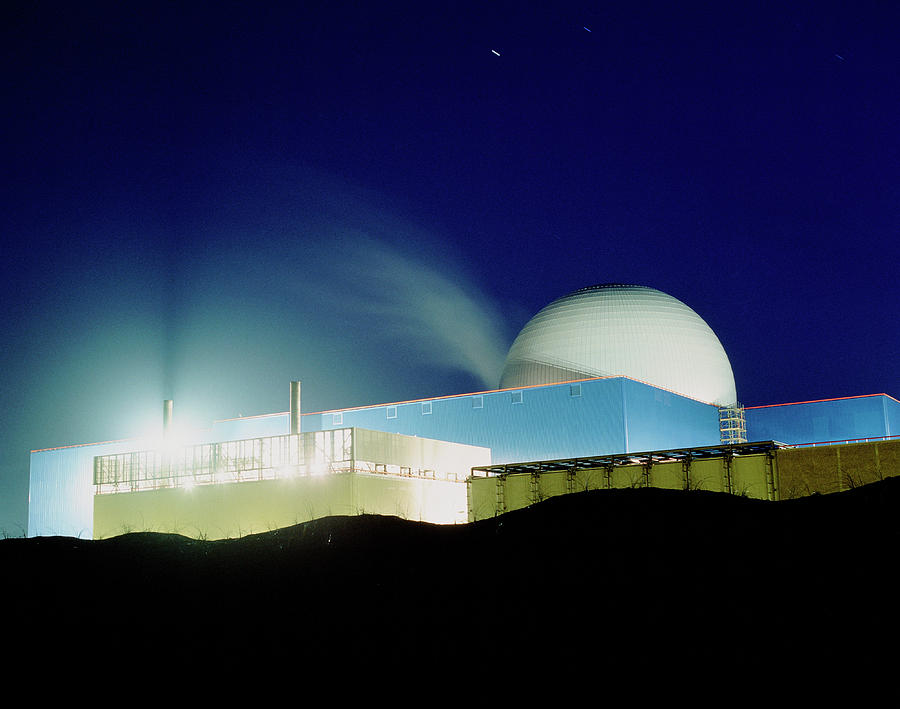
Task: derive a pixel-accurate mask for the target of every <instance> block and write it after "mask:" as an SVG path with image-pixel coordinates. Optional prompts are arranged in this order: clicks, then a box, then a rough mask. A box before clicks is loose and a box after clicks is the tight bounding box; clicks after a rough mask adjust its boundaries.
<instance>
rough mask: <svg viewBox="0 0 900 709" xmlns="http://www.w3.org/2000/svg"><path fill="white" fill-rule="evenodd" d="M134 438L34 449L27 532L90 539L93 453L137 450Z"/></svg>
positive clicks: (91, 528)
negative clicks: (50, 448) (43, 449)
mask: <svg viewBox="0 0 900 709" xmlns="http://www.w3.org/2000/svg"><path fill="white" fill-rule="evenodd" d="M141 447H142V446H141V443H140V442H138V441H134V440H127V441H114V442H112V443H96V444H92V445H85V446H73V447H69V448H55V449H52V450H45V451H34V452H32V454H31V468H30V477H29V482H28V536H29V537H43V536H56V535H60V536H65V537H81V538H86V539H90V538H91V535H92V533H93V527H94V456H97V455H108V454H111V453H127V452H128V451H133V450H139V449H140V448H141Z"/></svg>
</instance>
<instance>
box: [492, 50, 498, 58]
mask: <svg viewBox="0 0 900 709" xmlns="http://www.w3.org/2000/svg"><path fill="white" fill-rule="evenodd" d="M491 51H492V52H493V53H494V54H496V55H497V56H498V57H499V56H500V52H498V51H497V50H496V49H492V50H491Z"/></svg>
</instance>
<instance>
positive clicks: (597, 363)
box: [28, 284, 900, 538]
mask: <svg viewBox="0 0 900 709" xmlns="http://www.w3.org/2000/svg"><path fill="white" fill-rule="evenodd" d="M499 386H500V388H499V389H497V390H493V391H484V392H476V393H469V394H460V395H454V396H440V397H435V398H430V399H422V400H417V401H404V402H392V403H386V404H374V405H371V406H363V407H356V408H351V409H343V410H335V411H324V412H316V413H301V407H300V401H301V396H300V384H299V382H294V383H292V384H291V398H290V400H291V406H290V410H289V411H287V412H282V413H272V414H268V415H261V416H251V417H245V418H237V419H229V420H224V421H216V422H215V423H214V424H213V425H212V427H211V428H210V429H209V430H207V431H205V432H203V433H202V434H198V436H197V437H195V438H194V439H193V440H188V441H181V440H177V439H176V438H175V437H172V436H170V437H164V438H163V440H161V441H152V442H148V441H137V440H127V441H115V442H108V443H98V444H84V445H78V446H69V447H65V448H56V449H47V450H38V451H33V452H32V454H31V478H30V498H29V520H28V534H29V536H41V535H69V536H81V537H94V538H100V537H108V536H114V535H116V534H121V533H123V532H127V531H145V530H147V531H166V532H178V533H181V534H185V535H187V536H201V537H204V538H221V537H234V536H240V535H244V534H249V533H255V532H263V531H267V530H271V529H275V528H278V527H282V526H286V525H290V524H295V523H298V522H303V521H306V520H309V519H314V518H316V517H321V516H326V515H337V514H360V513H378V514H392V515H399V516H401V517H406V518H408V519H415V520H424V521H430V522H440V523H456V522H466V521H471V520H477V519H482V518H484V517H487V516H493V515H495V514H498V513H501V512H503V511H506V510H509V509H515V508H517V507H522V506H526V505H528V504H532V503H534V502H536V501H539V500H541V499H544V498H545V497H548V496H552V495H558V494H565V493H570V492H576V491H579V490H585V489H593V488H603V487H623V486H657V487H670V488H679V489H698V488H699V489H708V490H716V491H722V492H730V493H735V494H745V495H749V496H752V497H759V498H762V499H769V500H779V499H785V498H788V497H796V496H799V495H804V494H809V493H810V492H814V491H818V492H831V491H836V490H840V489H844V488H846V487H847V486H852V485H854V484H861V483H863V482H868V481H870V480H874V479H878V478H879V477H882V476H884V475H892V474H896V472H897V471H898V469H900V468H898V466H900V402H898V401H897V399H895V398H893V397H892V396H888V395H887V394H872V395H865V396H858V397H849V398H848V397H845V398H839V399H830V400H823V401H808V402H800V403H790V404H786V403H778V404H773V405H769V406H754V407H747V408H744V407H742V406H741V405H740V404H739V401H738V395H737V390H736V388H735V382H734V376H733V374H732V370H731V365H730V363H729V360H728V356H727V354H726V353H725V351H724V349H723V348H722V345H721V343H720V342H719V340H718V338H717V337H716V335H715V333H713V331H712V330H711V329H710V328H709V326H708V325H707V324H706V323H705V322H704V321H703V319H702V318H701V317H700V316H699V315H698V314H697V313H695V312H694V311H693V310H692V309H691V308H689V307H688V306H687V305H685V304H684V303H682V302H681V301H679V300H677V299H676V298H673V297H671V296H669V295H666V294H665V293H662V292H660V291H658V290H655V289H653V288H648V287H644V286H635V285H621V284H607V285H599V286H593V287H589V288H583V289H581V290H577V291H575V292H573V293H570V294H569V295H566V296H564V297H562V298H559V299H557V300H556V301H554V302H552V303H550V304H549V305H547V306H546V307H545V308H544V309H542V310H541V311H540V312H539V313H537V314H536V315H535V316H534V317H533V318H532V319H531V320H530V321H529V322H528V323H527V324H526V325H525V327H524V328H523V329H522V331H521V332H520V333H519V335H518V337H517V338H516V339H515V341H514V343H513V345H512V347H511V348H510V350H509V354H508V356H507V359H506V363H505V367H504V370H503V373H502V376H501V379H500V383H499ZM164 411H165V413H166V416H169V417H170V416H171V414H172V409H171V402H167V403H166V405H165V409H164Z"/></svg>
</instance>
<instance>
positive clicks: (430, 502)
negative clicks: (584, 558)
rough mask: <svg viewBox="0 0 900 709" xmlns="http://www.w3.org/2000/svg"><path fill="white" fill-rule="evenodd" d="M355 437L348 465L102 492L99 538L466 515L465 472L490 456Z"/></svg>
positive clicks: (426, 442)
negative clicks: (330, 519) (367, 517)
mask: <svg viewBox="0 0 900 709" xmlns="http://www.w3.org/2000/svg"><path fill="white" fill-rule="evenodd" d="M352 440H353V456H354V459H353V460H351V461H349V462H348V464H346V468H348V469H342V470H338V471H327V470H321V471H319V474H313V472H311V471H313V470H318V469H317V468H312V467H311V466H297V467H296V468H295V470H296V471H297V474H296V475H294V476H293V477H291V476H284V477H278V478H276V479H263V480H248V481H241V482H223V483H220V484H203V485H193V486H190V487H189V486H185V485H181V486H176V485H174V484H173V485H171V486H168V487H160V488H159V489H146V490H139V491H128V492H116V493H110V494H97V495H95V496H94V538H95V539H100V538H104V537H110V536H116V535H119V534H123V533H126V532H133V531H154V532H173V533H177V534H183V535H185V536H190V537H197V538H205V539H223V538H231V537H240V536H244V535H247V534H254V533H258V532H266V531H270V530H274V529H278V528H280V527H285V526H289V525H293V524H299V523H300V522H306V521H308V520H312V519H316V518H319V517H327V516H331V515H358V514H383V515H395V516H399V517H403V518H406V519H411V520H419V521H425V522H433V523H437V524H452V523H457V522H466V521H467V518H468V508H467V503H466V483H465V480H466V477H467V476H468V474H469V471H470V470H471V468H473V467H475V466H479V465H488V464H490V462H491V452H490V449H488V448H481V447H478V446H468V445H460V444H456V443H448V442H446V441H435V440H430V439H426V438H418V437H415V436H402V435H398V434H392V433H384V432H381V431H368V430H364V429H358V428H354V429H352ZM342 465H344V464H342Z"/></svg>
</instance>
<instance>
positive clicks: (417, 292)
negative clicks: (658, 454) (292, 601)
mask: <svg viewBox="0 0 900 709" xmlns="http://www.w3.org/2000/svg"><path fill="white" fill-rule="evenodd" d="M297 4H298V5H300V7H293V8H285V7H283V6H282V5H280V4H278V5H271V6H266V4H264V3H263V4H262V7H260V4H258V3H228V2H216V3H209V4H198V3H190V2H187V3H146V4H142V3H137V2H135V3H131V2H129V3H121V2H116V3H108V4H105V3H104V4H101V3H92V2H85V3H61V2H60V3H41V2H27V3H26V2H18V3H17V2H13V3H12V4H11V6H10V4H9V3H5V4H4V10H3V13H4V14H3V17H2V33H3V34H2V42H0V52H2V54H3V66H4V71H3V81H2V92H3V94H2V99H3V106H4V111H3V115H2V126H3V136H4V141H3V163H4V170H3V190H2V200H3V203H2V235H3V246H2V248H3V251H2V256H3V258H2V260H0V263H2V268H3V274H2V276H3V277H2V279H0V289H2V291H0V292H2V305H3V307H2V315H0V317H2V333H3V335H2V338H3V339H2V343H3V347H2V362H0V365H2V367H0V392H2V405H3V415H2V417H0V498H2V499H0V530H6V531H7V532H8V533H11V534H21V533H22V531H23V530H24V528H25V526H26V500H27V485H28V452H29V451H30V450H31V449H35V448H45V447H51V446H60V445H68V444H73V443H80V442H87V441H101V440H110V439H117V438H126V437H131V436H139V435H142V434H144V433H147V432H151V431H153V430H155V429H156V428H159V426H161V409H162V400H163V399H165V398H173V399H174V400H175V413H176V417H180V420H181V421H182V422H184V423H187V424H189V425H204V426H205V425H208V424H209V423H210V422H211V421H212V420H213V419H217V418H227V417H231V416H237V415H239V414H243V415H250V414H257V413H267V412H273V411H284V410H286V409H287V407H288V382H289V381H290V380H291V379H301V380H303V408H304V410H305V411H316V410H322V409H328V408H339V407H347V406H353V405H358V404H370V403H380V402H386V401H396V400H404V399H409V398H417V397H425V396H435V395H445V394H454V393H463V392H468V391H475V390H483V389H491V388H495V387H496V385H497V381H498V379H499V374H500V369H501V367H502V361H503V357H504V355H505V352H506V350H507V348H508V347H509V345H510V344H511V342H512V340H513V338H514V337H515V335H516V333H517V332H518V330H519V329H520V328H521V327H522V325H524V323H525V322H526V321H527V320H528V318H530V317H531V316H532V315H533V314H534V313H535V312H537V311H538V310H539V309H540V308H541V307H543V306H544V305H546V304H547V303H549V302H550V301H551V300H553V299H554V298H556V297H559V296H561V295H564V294H566V293H568V292H570V291H572V290H574V289H576V288H580V287H583V286H587V285H593V284H596V283H606V282H622V283H637V284H642V285H649V286H652V287H655V288H658V289H660V290H662V291H664V292H666V293H669V294H671V295H673V296H675V297H677V298H679V299H680V300H682V301H684V302H685V303H686V304H688V305H689V306H690V307H692V308H693V309H694V310H696V311H697V312H698V313H699V314H700V315H701V316H702V317H703V318H704V319H705V320H706V321H707V322H708V323H709V325H710V326H711V327H712V329H713V330H714V331H715V332H716V334H717V335H718V336H719V339H720V340H721V341H722V344H723V345H724V347H725V349H726V351H727V352H728V354H729V357H730V359H731V363H732V366H733V369H734V373H735V378H736V382H737V389H738V396H739V398H740V400H741V401H742V402H743V403H745V404H746V405H757V404H766V403H781V402H787V401H796V400H809V399H817V398H828V397H836V396H849V395H856V394H871V393H879V392H887V393H889V394H892V395H893V396H898V395H900V386H898V376H897V363H898V359H900V357H898V355H900V337H898V324H897V317H896V310H897V309H896V304H897V300H898V295H900V286H898V266H900V246H898V234H900V228H898V227H900V41H898V37H900V4H898V3H895V2H871V3H870V2H847V3H831V2H821V1H810V2H772V3H764V2H763V3H760V2H729V3H707V4H705V5H703V6H699V5H685V4H683V3H671V2H660V3H642V2H619V3H600V2H596V3H582V4H577V3H567V2H553V3H545V5H546V7H545V9H542V10H534V9H526V3H511V2H506V3H504V2H472V3H458V4H456V3H442V4H441V5H440V7H439V8H437V9H435V8H434V7H433V6H432V5H433V4H432V3H416V4H410V5H401V4H399V3H393V2H388V3H374V2H372V3H358V4H356V3H354V4H348V5H344V4H342V3H338V2H323V3H297ZM360 6H361V7H360ZM495 52H496V53H495ZM751 435H752V432H751Z"/></svg>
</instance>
